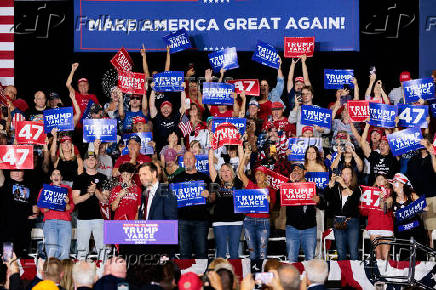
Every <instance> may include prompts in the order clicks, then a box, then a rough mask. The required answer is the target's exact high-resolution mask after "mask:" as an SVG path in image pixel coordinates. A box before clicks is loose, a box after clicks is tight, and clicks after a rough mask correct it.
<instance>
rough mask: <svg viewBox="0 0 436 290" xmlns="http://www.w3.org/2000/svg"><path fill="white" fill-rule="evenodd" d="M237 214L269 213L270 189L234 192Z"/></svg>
mask: <svg viewBox="0 0 436 290" xmlns="http://www.w3.org/2000/svg"><path fill="white" fill-rule="evenodd" d="M233 205H234V209H235V213H269V203H268V189H266V188H262V189H242V190H234V191H233Z"/></svg>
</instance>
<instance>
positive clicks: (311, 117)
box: [301, 105, 332, 129]
mask: <svg viewBox="0 0 436 290" xmlns="http://www.w3.org/2000/svg"><path fill="white" fill-rule="evenodd" d="M331 121H332V111H331V110H329V109H325V108H321V107H318V106H309V105H303V106H301V124H302V125H309V126H313V125H317V126H319V127H323V128H328V129H330V128H331Z"/></svg>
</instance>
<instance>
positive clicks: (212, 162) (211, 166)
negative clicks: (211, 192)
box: [209, 148, 217, 182]
mask: <svg viewBox="0 0 436 290" xmlns="http://www.w3.org/2000/svg"><path fill="white" fill-rule="evenodd" d="M209 175H210V179H211V180H212V182H215V180H216V176H217V172H216V169H215V158H214V153H213V149H212V148H210V149H209Z"/></svg>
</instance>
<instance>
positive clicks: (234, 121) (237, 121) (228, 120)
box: [212, 117, 247, 136]
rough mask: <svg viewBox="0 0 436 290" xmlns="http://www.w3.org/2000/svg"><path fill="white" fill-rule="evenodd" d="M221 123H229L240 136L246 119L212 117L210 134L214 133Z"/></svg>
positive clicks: (242, 133)
mask: <svg viewBox="0 0 436 290" xmlns="http://www.w3.org/2000/svg"><path fill="white" fill-rule="evenodd" d="M222 123H231V124H233V125H234V126H235V127H236V128H238V129H239V133H241V136H243V135H244V133H245V125H246V124H247V119H245V118H230V117H229V118H226V117H213V118H212V133H215V129H216V128H217V127H218V126H219V125H220V124H222Z"/></svg>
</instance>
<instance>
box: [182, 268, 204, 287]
mask: <svg viewBox="0 0 436 290" xmlns="http://www.w3.org/2000/svg"><path fill="white" fill-rule="evenodd" d="M178 286H179V289H180V290H200V289H201V287H202V286H203V283H201V280H200V278H199V277H198V276H197V274H195V273H193V272H188V273H185V274H183V275H182V276H181V277H180V280H179V283H178Z"/></svg>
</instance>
